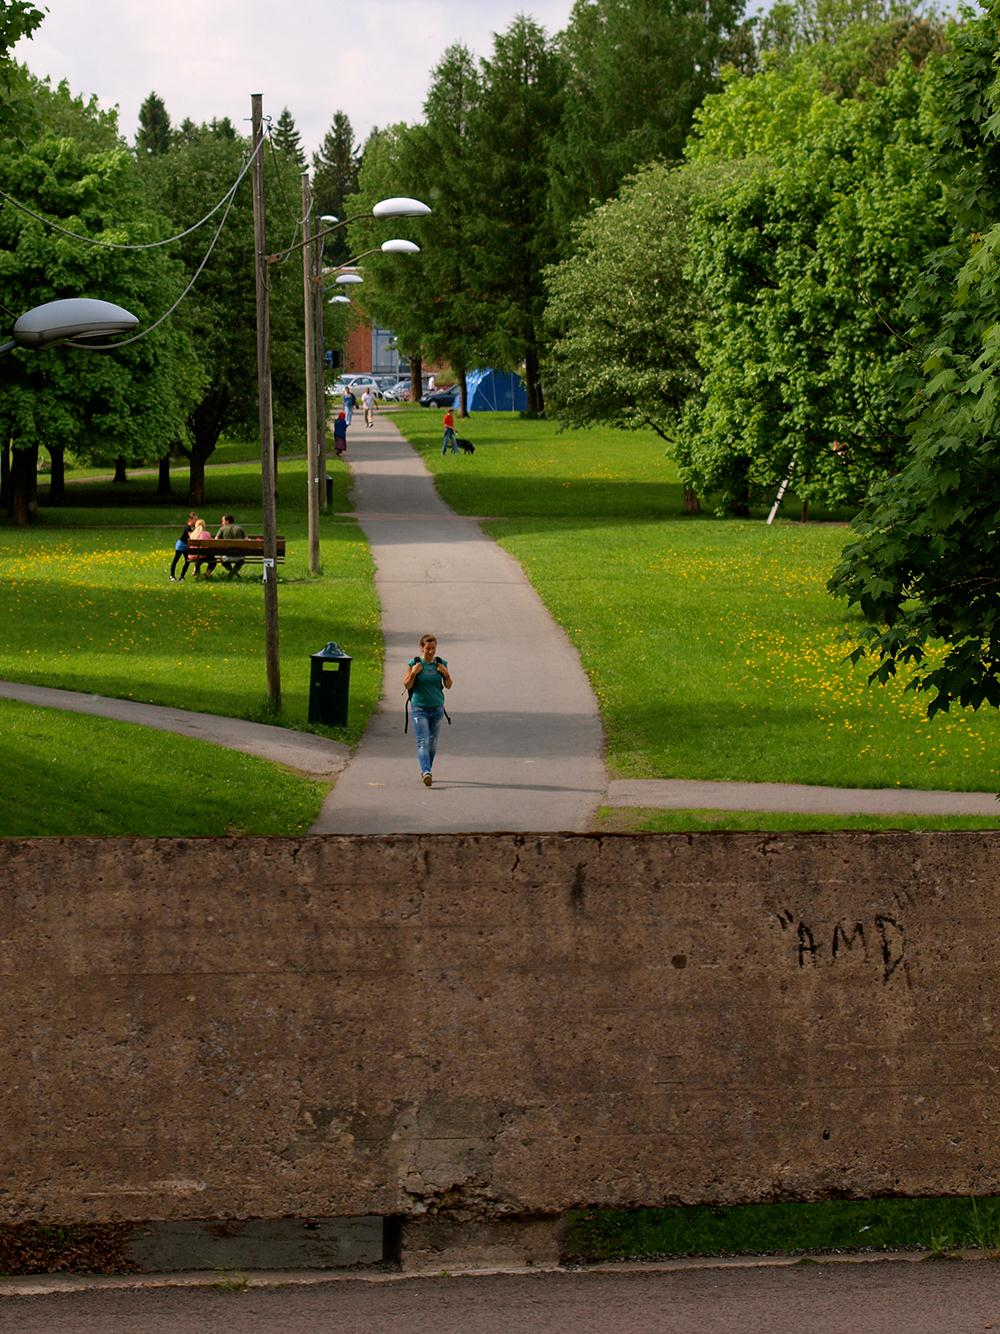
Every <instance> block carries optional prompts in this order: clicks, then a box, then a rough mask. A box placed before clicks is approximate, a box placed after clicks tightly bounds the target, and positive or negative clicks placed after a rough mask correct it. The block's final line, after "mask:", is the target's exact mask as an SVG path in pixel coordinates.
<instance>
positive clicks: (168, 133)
mask: <svg viewBox="0 0 1000 1334" xmlns="http://www.w3.org/2000/svg"><path fill="white" fill-rule="evenodd" d="M172 139H173V128H172V126H171V124H170V113H169V112H168V111H167V108H166V104H165V103H164V101H163V98H162V97H160V96H159V94H157V93H150V94H149V96H148V97H147V98H146V100H145V102H143V104H142V106H141V107H140V108H139V129H138V130H137V131H136V136H135V150H136V152H137V153H139V154H149V155H150V156H154V157H155V156H159V155H160V154H162V153H166V152H167V151H168V150H169V148H170V144H171V140H172Z"/></svg>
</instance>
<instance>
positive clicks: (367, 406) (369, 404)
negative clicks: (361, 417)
mask: <svg viewBox="0 0 1000 1334" xmlns="http://www.w3.org/2000/svg"><path fill="white" fill-rule="evenodd" d="M361 406H362V408H364V412H365V425H366V426H374V424H375V423H374V417H375V395H374V394H373V393H372V391H371V388H368V389H366V390H365V392H364V393H363V394H362V395H361Z"/></svg>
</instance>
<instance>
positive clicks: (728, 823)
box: [597, 806, 1000, 834]
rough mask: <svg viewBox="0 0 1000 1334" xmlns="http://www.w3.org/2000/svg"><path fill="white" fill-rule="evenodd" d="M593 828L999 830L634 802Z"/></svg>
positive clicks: (947, 821)
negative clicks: (674, 808)
mask: <svg viewBox="0 0 1000 1334" xmlns="http://www.w3.org/2000/svg"><path fill="white" fill-rule="evenodd" d="M597 829H598V831H599V832H600V833H604V834H690V833H697V832H698V831H701V832H702V833H707V832H709V831H716V830H727V829H728V830H732V829H735V830H743V831H746V832H748V833H766V834H789V833H796V832H816V831H817V830H829V829H871V830H891V829H927V830H930V829H938V830H940V829H946V830H947V829H1000V806H998V811H997V816H996V817H995V818H994V817H992V816H986V815H801V814H797V813H795V812H788V811H705V810H701V811H699V810H690V811H654V810H647V809H645V808H644V807H639V806H602V807H601V808H600V810H599V811H598V812H597Z"/></svg>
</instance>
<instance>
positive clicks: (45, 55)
mask: <svg viewBox="0 0 1000 1334" xmlns="http://www.w3.org/2000/svg"><path fill="white" fill-rule="evenodd" d="M48 8H49V13H48V15H47V16H46V18H45V20H44V21H43V23H42V25H41V27H40V28H39V29H38V31H37V32H36V34H35V36H34V38H33V39H31V40H30V41H24V42H21V43H20V44H19V45H18V47H17V48H16V52H15V54H16V55H17V57H18V59H20V60H22V61H24V63H25V64H27V65H28V67H29V69H31V70H32V72H33V73H35V74H37V75H43V76H44V75H49V76H50V77H51V78H52V79H53V81H54V82H59V81H60V80H61V79H66V80H67V81H68V83H69V86H70V88H71V89H72V91H73V92H74V93H79V94H82V95H83V96H85V97H89V96H90V95H91V94H92V93H93V94H96V95H97V97H98V100H99V101H100V103H101V105H102V106H105V107H111V106H115V105H117V106H118V108H119V124H120V128H121V130H122V133H123V134H124V135H125V136H126V138H127V139H129V140H131V139H132V138H134V135H135V129H136V123H137V118H138V112H139V107H140V105H141V104H142V102H143V101H144V99H145V98H146V97H147V96H148V94H149V93H150V92H151V91H154V90H155V91H156V92H157V93H158V94H159V95H160V96H161V97H162V98H163V100H164V101H165V103H166V105H167V110H168V111H169V112H170V117H171V119H172V120H173V122H174V123H175V124H177V123H179V122H180V121H182V120H183V119H184V118H185V117H186V116H190V117H191V119H192V120H196V121H203V120H211V119H212V118H213V117H222V116H228V117H229V118H230V119H231V120H232V121H233V123H234V124H235V125H236V126H237V128H241V129H243V130H245V131H248V130H249V116H250V95H251V93H261V94H262V95H263V103H264V111H265V114H266V115H270V116H271V117H273V118H274V119H275V120H276V119H277V117H278V116H279V114H280V112H281V109H282V107H284V106H287V107H288V108H289V109H290V111H291V113H292V115H293V117H294V118H295V123H296V126H297V128H298V130H299V132H300V134H301V135H302V142H303V146H304V147H305V149H306V150H307V152H309V153H312V152H313V151H314V150H315V149H316V148H318V147H319V144H320V141H321V140H322V138H323V135H324V134H325V133H326V130H327V129H328V128H329V125H330V121H331V120H332V118H333V113H334V112H335V111H337V110H344V111H346V112H347V114H348V116H349V117H350V119H351V124H352V125H353V127H354V130H355V132H356V134H357V135H358V138H359V139H361V140H363V139H364V138H365V136H366V135H367V134H368V132H369V131H370V130H371V128H372V127H373V126H374V125H388V124H391V123H392V122H394V121H400V120H405V121H414V120H419V119H420V116H421V107H422V104H423V100H424V96H425V94H426V91H427V85H428V81H429V78H430V73H431V70H432V69H433V67H434V65H435V64H436V63H437V61H438V60H439V59H440V56H441V54H442V52H443V51H444V49H445V47H446V46H448V45H449V44H450V43H452V42H456V41H463V42H465V43H466V45H467V46H469V47H470V48H471V49H472V50H473V51H474V52H475V53H476V54H477V55H479V56H484V55H488V54H489V52H490V49H491V47H492V34H493V33H494V32H498V31H503V30H504V29H505V28H506V27H507V26H508V24H509V23H510V22H511V20H512V19H513V17H514V15H515V14H516V13H517V12H519V10H520V9H521V8H523V9H524V10H525V11H527V12H530V13H531V14H532V15H533V16H534V17H535V18H536V19H537V20H538V22H539V23H541V24H543V25H544V26H545V27H546V28H547V29H548V31H549V32H551V33H554V32H557V31H559V30H560V29H561V28H563V27H565V24H566V21H567V19H568V17H569V13H570V10H571V8H572V0H535V3H534V4H531V5H524V6H518V5H517V4H516V0H366V3H364V4H349V3H348V4H344V3H340V4H338V3H337V0H291V2H289V0H285V3H281V0H168V3H163V4H158V3H156V2H155V0H49V6H48Z"/></svg>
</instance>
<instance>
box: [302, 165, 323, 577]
mask: <svg viewBox="0 0 1000 1334" xmlns="http://www.w3.org/2000/svg"><path fill="white" fill-rule="evenodd" d="M302 217H303V218H304V219H305V221H304V222H303V224H302V226H303V235H304V237H305V240H306V242H307V244H306V245H305V246H303V248H302V302H303V307H304V318H305V343H306V483H307V485H308V487H309V498H308V513H309V573H310V574H319V499H320V498H319V487H320V478H319V451H318V449H317V437H316V410H317V406H318V402H317V398H316V319H315V315H314V313H313V311H314V304H315V303H316V302H317V301H321V300H322V297H321V296H320V295H319V293H318V292H317V291H316V280H315V273H314V270H315V267H316V265H315V263H314V262H313V243H312V232H313V223H312V198H311V193H310V190H309V173H308V172H307V171H304V172H303V173H302Z"/></svg>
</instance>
